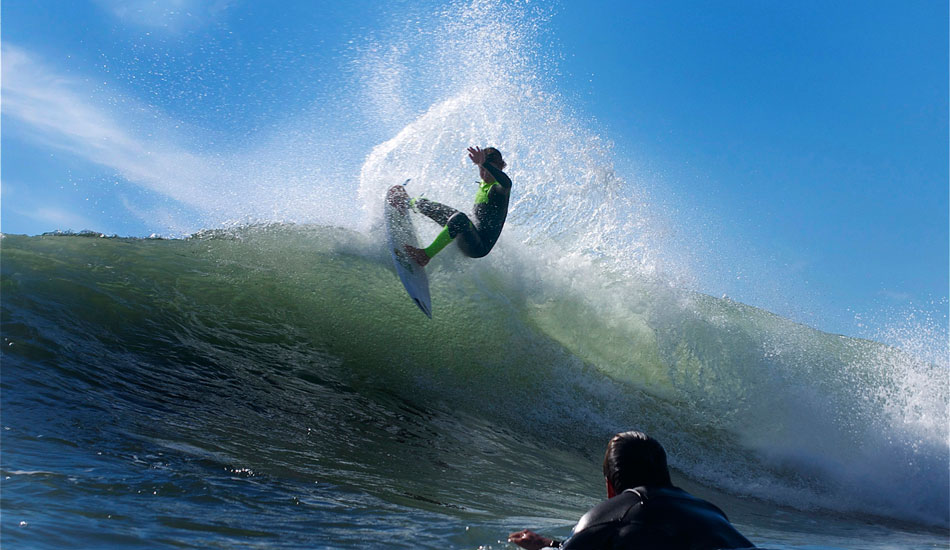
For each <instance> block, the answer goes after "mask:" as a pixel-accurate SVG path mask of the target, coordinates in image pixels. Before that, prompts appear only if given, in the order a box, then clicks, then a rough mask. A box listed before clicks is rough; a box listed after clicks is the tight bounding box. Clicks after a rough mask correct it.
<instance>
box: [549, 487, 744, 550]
mask: <svg viewBox="0 0 950 550" xmlns="http://www.w3.org/2000/svg"><path fill="white" fill-rule="evenodd" d="M753 547H754V546H753V544H752V543H751V542H749V540H748V539H746V538H745V537H744V536H742V534H740V533H739V532H738V531H737V530H736V529H735V527H733V526H732V524H731V523H729V520H728V519H727V518H726V514H724V513H723V511H722V510H720V509H719V508H717V507H716V506H714V505H713V504H711V503H709V502H706V501H705V500H702V499H699V498H696V497H694V496H692V495H690V494H689V493H687V492H686V491H684V490H682V489H680V488H678V487H672V486H670V487H637V488H636V489H628V490H626V491H624V492H622V493H620V494H618V495H617V496H615V497H613V498H611V499H608V500H606V501H604V502H601V503H600V504H598V505H597V506H595V507H594V508H592V509H591V510H590V511H589V512H587V513H586V514H585V515H584V517H582V518H581V520H580V521H579V522H577V525H576V526H575V527H574V532H573V534H571V538H569V539H567V540H566V541H565V542H564V544H563V545H562V546H561V548H563V549H565V550H597V549H611V550H620V549H637V550H712V549H717V548H753Z"/></svg>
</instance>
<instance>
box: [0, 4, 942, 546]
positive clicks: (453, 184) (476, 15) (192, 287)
mask: <svg viewBox="0 0 950 550" xmlns="http://www.w3.org/2000/svg"><path fill="white" fill-rule="evenodd" d="M404 7H405V6H402V5H401V4H400V5H399V8H400V10H401V9H403V8H404ZM429 11H432V10H429ZM417 15H418V18H416V17H415V16H414V18H413V21H415V22H414V23H413V22H411V21H410V22H408V23H406V22H404V28H397V29H395V31H393V32H390V33H385V32H380V33H379V34H378V35H377V36H374V37H370V38H366V39H365V40H361V41H358V43H357V44H356V45H355V46H354V49H353V51H350V52H344V53H343V54H341V55H344V54H345V55H350V56H351V58H350V59H348V60H347V63H346V64H345V66H346V70H345V71H341V73H340V74H333V75H329V77H330V78H333V79H338V80H339V81H340V82H341V90H343V92H345V93H343V92H341V93H340V94H339V95H340V97H338V98H327V99H326V100H325V101H321V102H317V103H318V104H319V105H320V107H315V108H314V109H313V110H312V112H305V113H303V114H301V115H300V116H299V117H297V118H296V119H295V120H294V121H292V122H293V123H294V124H296V126H293V124H291V128H290V130H287V131H285V132H283V133H282V134H281V135H280V136H276V137H275V136H271V137H269V138H267V139H263V140H259V141H260V142H258V141H255V142H254V143H253V144H249V145H248V146H247V147H246V149H247V151H245V152H244V153H243V154H240V155H235V156H228V155H224V154H221V153H219V152H215V151H214V150H211V151H207V152H205V151H201V150H199V151H194V152H192V151H187V154H186V155H178V156H175V155H174V154H173V153H174V152H175V151H179V144H178V143H161V142H156V143H152V144H150V145H154V147H150V150H154V152H155V153H156V154H155V155H154V156H153V157H151V159H152V160H150V161H149V162H150V163H151V164H148V163H146V164H143V165H142V166H138V165H134V164H135V163H134V162H132V161H130V164H132V165H133V166H132V168H128V167H125V166H123V168H121V169H120V171H122V170H125V172H123V173H122V174H121V175H123V176H124V177H127V178H129V179H130V181H138V183H141V184H142V186H143V187H144V188H146V189H148V190H150V191H151V192H154V193H155V194H156V195H159V196H161V197H162V199H163V200H164V201H165V202H162V203H161V204H160V205H159V206H155V205H140V204H138V203H135V204H131V206H130V208H131V209H133V210H135V211H137V212H139V213H140V214H141V216H142V217H143V218H145V219H146V220H147V221H148V222H149V223H150V224H152V225H154V226H156V227H158V228H160V229H157V231H159V232H160V233H162V231H163V230H164V231H165V233H163V234H167V236H169V237H176V238H164V239H162V238H148V239H137V238H106V237H102V236H99V234H98V233H88V234H80V235H75V234H72V235H70V234H49V235H41V236H21V235H10V234H7V235H3V236H2V238H0V321H2V326H0V333H2V334H0V350H2V351H0V405H2V406H0V546H2V547H3V548H4V549H6V548H39V549H45V548H49V549H54V548H56V549H58V548H90V549H99V548H268V549H270V548H383V547H385V548H471V549H475V548H484V549H503V548H513V546H511V545H508V544H507V543H506V542H505V540H506V538H507V535H508V533H510V532H513V531H517V530H520V529H523V528H532V529H534V530H536V531H539V532H542V533H545V534H549V535H552V536H557V537H564V536H566V535H567V534H568V533H569V532H570V529H571V527H572V526H573V524H574V523H575V522H576V521H577V519H578V518H579V517H580V516H581V515H582V514H583V513H584V512H586V511H587V509H589V508H590V507H591V506H593V505H594V504H596V503H597V502H599V501H600V500H601V499H602V498H603V497H604V494H603V493H604V488H603V479H602V476H601V475H600V474H599V472H600V464H601V460H602V456H603V450H604V446H605V444H606V442H607V440H608V439H609V438H610V437H611V436H612V435H613V434H614V433H616V432H617V431H621V430H628V429H640V430H644V431H646V432H648V433H650V434H651V435H653V436H654V437H656V438H657V439H658V440H660V441H661V442H662V443H663V445H664V446H665V447H666V449H667V451H668V453H669V456H670V463H671V466H672V468H673V474H674V481H675V482H676V483H677V484H679V485H681V486H683V487H684V488H686V489H687V490H689V491H691V492H693V493H695V494H697V495H699V496H702V497H704V498H707V499H709V500H711V501H713V502H714V503H716V504H717V505H719V506H720V507H721V508H723V509H724V510H725V511H726V513H727V514H728V515H729V516H730V518H731V519H732V520H733V522H734V523H735V524H736V525H737V526H738V527H739V529H740V530H741V531H742V532H743V533H744V534H745V535H746V536H747V537H748V538H749V539H751V540H752V541H753V542H754V543H756V544H757V545H758V546H760V547H764V548H772V549H798V550H805V549H808V550H817V549H850V548H867V549H891V548H894V549H897V548H902V549H903V548H910V549H923V548H950V542H948V537H950V510H948V507H950V504H948V503H950V444H948V439H950V438H948V426H950V419H948V402H950V396H948V384H947V380H948V378H947V377H948V368H950V367H948V365H947V364H946V359H945V353H944V354H941V353H930V352H929V351H927V350H928V349H930V348H931V347H932V346H931V345H930V344H931V343H932V340H934V339H938V340H939V339H940V336H939V335H938V336H937V337H936V338H935V337H934V334H931V333H927V334H923V335H922V336H919V337H918V335H913V334H912V335H910V337H909V338H905V339H904V340H905V341H906V342H907V343H908V344H909V345H906V346H903V347H902V348H896V347H891V346H887V345H884V344H881V343H877V342H872V341H868V340H861V339H854V338H846V337H843V336H839V335H834V334H826V333H823V332H820V331H818V330H815V329H813V328H810V327H808V326H804V325H802V324H798V323H796V322H793V321H792V320H789V319H786V318H783V317H781V316H778V315H775V314H773V313H770V312H768V311H764V310H762V309H756V308H754V307H750V306H748V305H744V304H742V303H738V302H736V301H734V300H730V299H728V298H714V297H711V296H709V295H707V294H703V293H701V292H697V291H696V290H697V289H698V288H703V287H704V285H702V284H697V282H696V281H697V280H703V279H704V277H706V276H708V275H709V274H708V273H701V272H700V273H698V274H697V269H698V270H699V271H702V269H701V268H697V264H702V263H703V262H695V261H693V258H694V257H696V256H697V255H700V256H701V255H703V254H706V252H704V250H706V249H705V248H704V247H703V246H701V245H700V246H698V248H697V249H696V250H692V251H690V250H689V248H688V247H683V246H680V245H682V244H683V242H681V241H692V240H699V241H701V240H702V239H701V238H699V237H702V236H701V235H700V236H690V235H687V236H686V237H685V238H680V239H679V240H677V239H676V238H673V239H670V238H669V236H670V235H671V234H672V235H674V237H675V235H676V234H677V231H679V232H680V233H682V232H683V231H684V230H683V229H682V228H680V227H678V226H676V225H675V224H674V223H673V222H671V221H670V218H669V217H667V216H666V214H665V212H664V208H665V207H664V206H663V205H662V203H661V201H657V200H654V199H653V198H651V196H650V193H649V190H648V186H646V185H643V184H642V181H641V179H640V177H641V175H642V174H641V173H639V172H637V171H636V169H635V168H630V166H631V165H635V162H633V160H632V159H625V158H622V157H620V156H619V155H620V154H619V153H617V152H615V151H614V150H613V149H612V147H611V145H610V136H609V135H604V134H603V133H599V132H598V131H596V130H593V129H591V128H590V125H588V124H587V123H586V122H585V121H584V120H583V118H582V117H578V116H577V115H575V114H574V112H573V109H572V107H571V101H570V100H569V98H565V97H563V96H562V95H561V94H559V93H558V91H557V87H556V85H554V83H553V78H552V75H556V73H557V60H556V59H550V58H548V57H547V56H548V55H549V54H548V53H545V52H549V51H550V50H548V49H545V48H541V47H540V46H539V44H541V43H542V42H544V41H546V40H549V39H551V37H550V36H549V34H546V31H545V21H546V20H547V18H548V17H549V15H550V13H549V12H546V11H545V9H544V8H543V7H541V6H539V3H532V2H510V3H509V2H497V1H493V0H472V1H468V2H448V3H446V5H445V7H444V8H442V9H439V10H435V13H433V14H429V15H425V14H418V13H417ZM400 21H401V20H400ZM486 22H490V23H491V24H490V25H489V24H486ZM221 47H226V46H221ZM471 52H479V55H478V56H473V55H471ZM133 53H134V54H135V52H133ZM225 53H226V52H225ZM135 55H138V54H135ZM274 55H275V56H286V55H294V52H293V51H291V49H287V50H286V51H285V50H284V49H282V50H281V51H275V52H274ZM158 57H161V56H158ZM279 61H281V59H275V62H279ZM275 64H277V65H279V63H275ZM485 66H490V67H492V68H493V72H492V74H491V78H492V84H493V85H492V86H490V87H489V86H486V85H485V84H486V77H485V75H484V70H483V69H484V67H485ZM185 80H188V79H185ZM194 80H200V79H194ZM351 80H352V81H351ZM278 92H279V91H278ZM275 93H277V92H275ZM176 97H177V96H176ZM107 99H109V98H107ZM119 99H121V98H119ZM112 103H113V104H114V105H116V106H118V105H121V104H123V101H120V100H116V101H113V102H112ZM116 108H118V107H116ZM322 109H325V112H324V111H323V110H322ZM117 116H118V115H117ZM171 118H174V117H171ZM162 120H163V118H162V117H149V118H148V120H147V124H145V125H144V127H148V128H152V127H153V126H157V127H158V128H157V129H156V131H155V134H156V135H165V134H168V135H178V136H179V137H180V138H181V139H180V141H181V142H187V143H192V142H200V141H201V140H202V138H203V136H201V135H197V136H195V135H184V136H181V135H180V134H176V133H175V131H173V130H172V128H171V126H173V125H172V124H168V126H169V128H163V127H161V126H162V125H163V122H162ZM608 122H609V121H608ZM176 128H177V126H176ZM156 139H157V138H156ZM242 139H244V138H243V137H242ZM475 144H481V145H495V146H497V147H499V148H500V149H501V150H502V151H503V152H504V154H505V158H506V160H507V161H508V164H509V174H510V175H511V176H512V178H513V180H514V182H515V188H514V191H513V195H512V203H511V212H510V215H509V218H508V222H507V225H506V228H505V232H504V233H503V235H502V237H501V239H500V240H499V243H498V245H497V247H496V249H495V250H494V251H493V252H492V253H491V255H490V256H488V257H487V258H484V259H480V260H477V261H473V260H469V259H466V258H462V257H461V256H460V255H459V253H458V252H457V250H455V249H454V248H453V247H450V248H449V249H447V250H446V251H444V252H443V253H441V254H440V255H439V257H438V258H437V259H436V260H435V261H433V262H432V264H430V267H429V268H428V271H429V273H430V283H431V290H432V304H433V318H432V319H431V320H429V319H427V318H426V317H425V316H424V315H423V314H422V313H421V312H419V311H418V309H417V308H416V306H415V305H414V304H413V303H412V301H411V300H410V299H409V298H408V297H407V295H406V294H405V291H404V290H403V288H402V286H401V285H400V283H399V281H398V278H397V277H396V274H395V272H394V270H393V268H392V265H391V262H390V259H389V254H388V253H387V251H386V250H385V249H384V247H383V244H382V243H383V242H384V239H383V238H382V231H381V227H380V219H381V210H382V208H381V207H382V202H381V198H382V197H383V195H384V192H385V190H386V188H387V187H388V186H390V185H392V184H393V183H400V182H402V181H404V180H405V179H406V178H411V182H410V184H409V188H408V189H409V192H410V193H411V194H412V195H422V194H425V195H426V196H427V197H430V198H433V199H434V200H439V201H440V202H445V203H447V204H451V205H466V204H470V202H471V196H472V192H473V180H474V178H475V173H474V170H473V169H472V166H471V164H470V162H469V161H468V159H467V158H466V156H465V148H466V147H468V146H470V145H475ZM209 149H211V147H210V146H209ZM169 151H170V152H169ZM97 158H98V157H97ZM169 158H171V159H179V160H181V159H184V160H185V161H187V162H181V163H178V164H176V163H175V162H165V163H163V162H162V159H169ZM179 164H180V165H179ZM136 177H138V178H139V180H136V179H135V178H136ZM166 180H167V181H166ZM130 200H131V199H130ZM673 207H674V208H675V205H673ZM417 227H418V228H419V231H420V234H421V238H422V240H425V239H427V238H431V237H432V236H433V235H434V232H435V229H436V228H435V227H434V224H431V223H426V222H424V221H422V220H420V222H419V223H418V224H417ZM208 228H214V229H211V230H209V229H208ZM51 229H52V228H51ZM61 229H67V228H61ZM73 229H76V230H78V229H81V228H73ZM90 229H96V228H90ZM100 229H101V228H100ZM693 237H696V238H695V239H694V238H693ZM697 250H698V251H699V252H697ZM882 261H883V260H882ZM712 263H714V262H712ZM759 284H761V285H763V286H767V285H768V284H770V283H769V281H760V282H759ZM709 286H710V285H705V287H709ZM712 286H715V285H712ZM716 294H717V295H718V294H719V292H716ZM789 299H790V300H794V299H795V297H794V296H790V297H789ZM937 332H938V333H939V331H937ZM943 340H944V341H943V342H938V343H937V345H936V347H937V348H938V349H944V350H945V349H946V345H945V334H944V335H943ZM941 346H942V347H941ZM940 357H943V359H940ZM935 358H937V359H935Z"/></svg>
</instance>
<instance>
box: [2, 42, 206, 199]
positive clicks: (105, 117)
mask: <svg viewBox="0 0 950 550" xmlns="http://www.w3.org/2000/svg"><path fill="white" fill-rule="evenodd" d="M2 55H3V64H2V77H0V78H2V81H0V82H2V86H0V93H2V114H3V116H9V117H14V118H16V119H19V120H20V121H22V122H25V123H26V127H27V128H29V132H30V133H31V134H32V137H33V138H34V139H36V140H38V141H40V142H42V143H44V144H45V145H47V146H50V147H55V148H59V149H64V150H67V151H70V152H72V153H73V154H75V155H77V156H80V157H82V158H85V159H88V160H90V161H92V162H94V163H97V164H100V165H103V166H107V167H109V168H112V169H115V170H116V171H117V172H119V173H120V174H121V175H122V176H123V177H124V178H126V179H127V180H129V181H131V182H134V183H137V184H140V185H142V186H144V187H146V188H148V189H150V190H152V191H157V192H159V193H162V194H165V195H169V196H171V197H172V198H174V199H176V200H178V201H181V202H184V203H186V204H189V205H191V206H195V207H199V206H201V205H203V204H207V201H208V200H209V198H210V197H211V195H209V194H208V193H205V192H203V191H202V188H203V186H201V185H197V183H199V182H208V181H213V180H214V179H215V178H214V176H215V174H214V172H215V171H214V170H213V169H211V168H209V164H208V162H207V161H206V160H203V159H200V158H198V157H197V156H196V155H194V154H191V153H189V152H187V151H184V150H181V149H179V148H176V147H174V146H170V145H169V144H164V143H159V142H156V141H151V140H149V139H148V138H143V137H141V136H138V135H135V134H134V133H133V132H131V131H130V130H128V129H126V128H125V127H123V126H122V125H120V123H119V122H118V120H117V117H116V116H115V114H114V113H109V112H107V111H105V110H103V109H101V108H98V107H96V106H95V105H93V104H91V103H90V102H89V101H88V100H86V99H85V98H84V97H83V95H81V94H80V93H79V92H78V90H79V89H81V88H82V87H83V85H82V84H81V83H79V82H76V81H72V80H69V79H67V78H64V77H62V76H60V75H58V74H56V73H55V72H53V71H50V70H49V69H47V68H46V67H44V66H43V65H42V64H41V63H39V62H37V61H36V60H35V59H33V57H32V56H30V55H29V54H28V53H27V52H26V51H24V50H21V49H19V48H16V47H13V46H9V45H6V44H4V45H3V48H2Z"/></svg>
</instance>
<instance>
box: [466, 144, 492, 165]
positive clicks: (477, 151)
mask: <svg viewBox="0 0 950 550" xmlns="http://www.w3.org/2000/svg"><path fill="white" fill-rule="evenodd" d="M487 156H488V155H487V154H485V151H482V148H481V147H478V146H475V147H469V148H468V158H470V159H472V162H474V163H475V164H477V165H479V166H481V165H483V164H485V158H486V157H487Z"/></svg>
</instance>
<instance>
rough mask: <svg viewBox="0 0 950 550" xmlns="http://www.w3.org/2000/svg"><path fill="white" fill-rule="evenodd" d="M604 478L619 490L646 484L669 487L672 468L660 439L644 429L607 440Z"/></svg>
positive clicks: (620, 434)
mask: <svg viewBox="0 0 950 550" xmlns="http://www.w3.org/2000/svg"><path fill="white" fill-rule="evenodd" d="M604 477H605V478H607V479H608V480H609V481H610V484H611V485H613V487H614V490H616V491H617V492H618V493H619V492H621V491H625V490H627V489H633V488H634V487H641V486H643V485H661V486H669V485H672V484H673V482H672V481H671V480H670V470H669V467H668V466H667V464H666V451H664V450H663V446H662V445H660V442H659V441H657V440H655V439H653V438H652V437H650V436H648V435H646V434H645V433H643V432H635V431H632V432H623V433H619V434H617V435H615V436H614V437H613V438H612V439H611V440H610V443H607V452H606V453H604Z"/></svg>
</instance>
